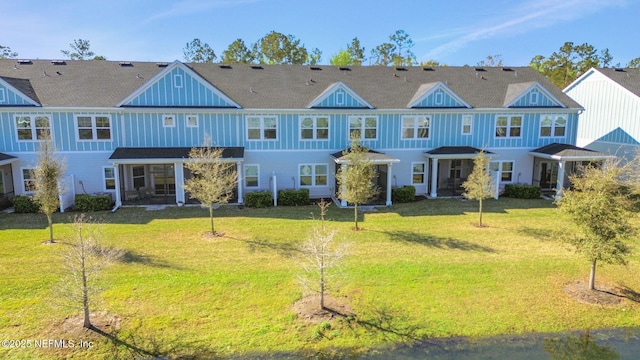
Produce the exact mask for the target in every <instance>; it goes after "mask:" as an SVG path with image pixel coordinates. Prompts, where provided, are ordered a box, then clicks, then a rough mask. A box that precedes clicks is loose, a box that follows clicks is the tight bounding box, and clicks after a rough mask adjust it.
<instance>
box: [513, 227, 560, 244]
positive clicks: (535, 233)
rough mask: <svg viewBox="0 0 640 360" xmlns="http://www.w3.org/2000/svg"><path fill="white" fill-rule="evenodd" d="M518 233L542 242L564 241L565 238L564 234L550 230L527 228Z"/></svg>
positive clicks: (519, 230)
mask: <svg viewBox="0 0 640 360" xmlns="http://www.w3.org/2000/svg"><path fill="white" fill-rule="evenodd" d="M517 231H518V233H519V234H522V235H525V236H530V237H532V238H535V239H536V240H540V241H563V239H564V238H565V235H563V232H561V231H554V230H549V229H538V228H531V227H527V226H525V227H522V228H520V229H518V230H517Z"/></svg>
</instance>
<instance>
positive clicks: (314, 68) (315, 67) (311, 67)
mask: <svg viewBox="0 0 640 360" xmlns="http://www.w3.org/2000/svg"><path fill="white" fill-rule="evenodd" d="M309 69H311V70H316V71H318V70H322V68H321V67H319V66H309Z"/></svg>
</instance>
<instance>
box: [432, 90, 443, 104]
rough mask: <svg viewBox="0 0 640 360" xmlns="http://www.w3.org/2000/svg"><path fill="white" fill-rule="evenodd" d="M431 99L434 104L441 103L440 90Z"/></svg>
mask: <svg viewBox="0 0 640 360" xmlns="http://www.w3.org/2000/svg"><path fill="white" fill-rule="evenodd" d="M433 100H434V103H435V104H436V105H442V104H443V103H444V94H443V93H442V92H441V91H438V92H436V93H435V96H434V99H433Z"/></svg>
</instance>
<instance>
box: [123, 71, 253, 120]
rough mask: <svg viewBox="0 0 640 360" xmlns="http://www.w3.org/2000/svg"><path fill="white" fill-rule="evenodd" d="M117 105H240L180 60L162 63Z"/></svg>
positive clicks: (232, 106)
mask: <svg viewBox="0 0 640 360" xmlns="http://www.w3.org/2000/svg"><path fill="white" fill-rule="evenodd" d="M121 66H122V65H121ZM117 106H118V107H203V108H237V109H239V108H241V106H240V105H239V104H238V103H236V102H235V101H233V100H232V99H231V98H230V97H228V96H227V95H225V94H224V93H223V92H222V91H220V90H219V89H218V88H216V87H215V86H213V85H212V84H211V83H209V82H208V81H207V80H205V79H204V78H202V76H200V75H199V74H197V73H196V72H195V71H193V70H191V69H190V68H189V67H188V66H186V65H184V64H183V63H181V62H179V61H175V62H173V63H171V64H168V65H166V66H164V67H162V70H161V71H160V72H159V73H158V74H156V75H155V76H154V77H152V78H151V79H149V80H148V81H147V82H145V83H144V84H142V85H141V86H140V87H139V88H138V89H137V90H136V91H134V92H133V93H131V94H130V95H129V96H127V97H126V98H125V99H124V100H122V101H121V102H120V103H118V105H117Z"/></svg>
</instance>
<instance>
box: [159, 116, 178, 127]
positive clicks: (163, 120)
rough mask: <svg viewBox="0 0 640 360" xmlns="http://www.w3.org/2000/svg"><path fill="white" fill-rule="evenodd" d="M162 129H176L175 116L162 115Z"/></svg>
mask: <svg viewBox="0 0 640 360" xmlns="http://www.w3.org/2000/svg"><path fill="white" fill-rule="evenodd" d="M169 120H170V121H171V122H170V123H167V121H169ZM162 127H164V128H174V127H176V116H175V115H170V114H165V115H162Z"/></svg>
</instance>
